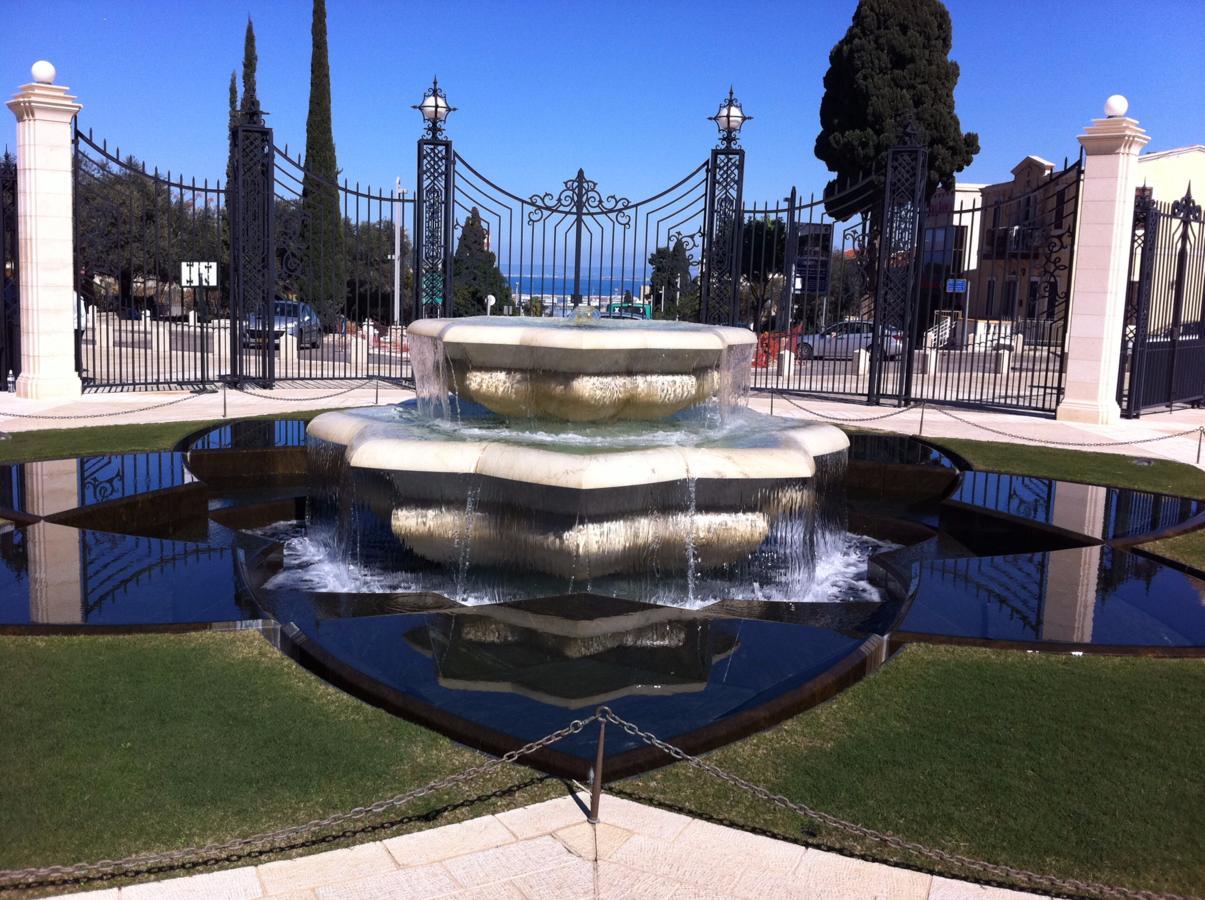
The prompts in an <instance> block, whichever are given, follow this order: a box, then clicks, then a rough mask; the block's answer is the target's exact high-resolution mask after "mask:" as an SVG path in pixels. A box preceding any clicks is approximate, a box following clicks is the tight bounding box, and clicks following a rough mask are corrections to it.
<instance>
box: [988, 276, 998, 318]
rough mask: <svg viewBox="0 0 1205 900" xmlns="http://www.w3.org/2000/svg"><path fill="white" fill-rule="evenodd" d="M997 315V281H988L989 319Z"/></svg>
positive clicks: (990, 279)
mask: <svg viewBox="0 0 1205 900" xmlns="http://www.w3.org/2000/svg"><path fill="white" fill-rule="evenodd" d="M995 315H996V279H995V278H989V279H988V280H987V318H989V319H990V318H992V317H993V316H995Z"/></svg>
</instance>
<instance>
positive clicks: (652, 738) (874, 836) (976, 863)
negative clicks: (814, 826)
mask: <svg viewBox="0 0 1205 900" xmlns="http://www.w3.org/2000/svg"><path fill="white" fill-rule="evenodd" d="M594 717H595V718H596V719H599V720H600V721H603V722H609V723H610V724H612V725H616V726H618V727H619V728H622V729H623V731H624V732H625V733H626V734H628V735H630V736H632V737H635V738H637V739H639V740H641V741H643V742H644V743H645V744H647V745H648V746H650V747H655V748H656V749H658V750H660V751H661V752H663V753H665V754H667V755H668V756H671V757H673V758H674V759H676V760H679V761H681V762H684V763H686V764H687V765H689V766H691V767H692V768H695V769H698V770H699V771H701V772H705V773H706V774H708V775H710V776H712V777H713V778H716V779H717V780H719V781H723V782H725V783H727V784H730V785H732V786H733V787H736V788H739V789H740V790H742V791H745V792H746V793H748V794H752V795H753V796H755V797H758V798H759V799H761V800H765V801H767V802H769V803H772V804H774V805H775V806H778V807H781V808H783V809H786V810H789V811H791V812H794V813H797V814H798V815H801V816H803V817H805V818H808V819H812V820H813V821H816V822H820V823H821V824H824V825H827V826H829V827H830V828H835V829H837V830H839V831H844V832H845V833H847V834H851V835H854V836H856V837H860V838H865V839H866V840H870V841H874V842H876V843H879V844H885V845H887V846H889V847H892V848H894V849H897V850H904V851H906V852H909V853H915V854H916V855H918V856H921V857H923V858H925V859H928V860H931V861H933V862H939V863H945V864H947V865H955V866H960V867H963V868H966V869H971V870H974V871H977V872H985V873H987V874H989V875H991V876H993V877H996V878H1005V879H1011V880H1013V881H1019V882H1021V883H1024V884H1028V885H1033V886H1036V887H1039V888H1042V889H1045V890H1053V891H1064V892H1068V893H1073V894H1096V895H1098V896H1102V897H1127V898H1137V900H1188V898H1186V897H1182V896H1180V895H1178V894H1159V893H1155V892H1153V891H1141V890H1133V889H1130V888H1121V887H1114V886H1112V885H1105V884H1096V883H1094V882H1091V881H1081V880H1079V879H1075V878H1059V877H1057V876H1055V875H1045V874H1042V873H1039V872H1030V871H1029V870H1027V869H1019V868H1016V867H1014V866H1004V865H999V864H997V863H990V862H986V861H985V860H981V859H975V858H974V857H970V856H963V855H961V854H959V853H950V852H948V851H945V850H935V849H933V848H931V847H926V846H925V845H924V844H918V843H916V842H915V841H909V840H906V839H904V838H901V837H897V836H896V835H894V834H890V833H889V832H885V831H878V830H876V829H874V828H868V827H866V826H865V825H858V824H856V823H854V822H849V821H847V820H845V819H842V818H839V817H837V816H834V815H831V814H829V813H825V812H821V811H819V810H817V809H813V808H812V807H810V806H807V805H806V804H803V803H797V802H796V801H794V800H790V799H788V798H787V797H784V796H783V795H781V794H775V793H773V792H772V791H770V790H768V789H767V788H764V787H762V786H760V785H757V784H753V783H752V782H750V781H746V780H745V779H744V778H741V777H740V776H738V775H733V774H732V773H730V772H725V771H724V770H723V769H721V768H719V766H715V765H713V764H711V763H709V762H705V761H704V760H702V759H700V758H699V757H697V756H692V755H691V754H689V753H687V752H686V751H685V750H682V749H681V748H679V747H675V746H674V745H673V744H670V743H668V742H667V741H663V740H661V739H660V738H659V737H657V736H656V735H655V734H653V733H652V732H650V731H643V730H642V729H641V728H640V727H639V726H637V725H636V724H635V723H633V722H629V721H628V720H627V719H624V718H621V717H620V716H618V715H616V714H615V713H614V712H612V710H611V709H610V708H609V707H606V706H600V707H599V708H598V709H597V711H595V713H594Z"/></svg>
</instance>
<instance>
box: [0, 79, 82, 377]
mask: <svg viewBox="0 0 1205 900" xmlns="http://www.w3.org/2000/svg"><path fill="white" fill-rule="evenodd" d="M32 71H33V77H34V81H33V83H31V84H27V85H24V86H22V87H21V89H20V90H18V91H17V93H16V94H15V95H14V96H13V99H11V100H9V101H8V108H9V109H11V110H12V111H13V115H14V116H16V117H17V203H18V209H19V214H18V219H17V229H18V232H17V233H18V236H19V238H20V241H19V243H20V249H19V264H20V272H21V285H20V286H21V375H20V377H19V378H18V379H17V396H18V397H28V398H30V399H35V400H45V399H69V398H72V397H78V396H79V395H80V380H79V375H77V374H76V371H75V316H76V311H75V253H74V245H73V235H72V221H71V215H72V212H71V189H72V184H71V181H72V179H71V143H72V140H71V137H72V136H71V119H72V117H73V116H74V115H75V114H76V113H78V112H79V111H80V110H81V109H82V108H83V107H81V106H80V104H78V103H76V102H75V98H74V97H72V96H71V95H70V94H68V93H67V88H65V87H62V86H60V85H56V84H54V83H53V82H54V75H55V72H54V66H52V65H51V64H50V63H48V62H46V61H44V60H43V61H40V62H36V63H34V65H33V70H32Z"/></svg>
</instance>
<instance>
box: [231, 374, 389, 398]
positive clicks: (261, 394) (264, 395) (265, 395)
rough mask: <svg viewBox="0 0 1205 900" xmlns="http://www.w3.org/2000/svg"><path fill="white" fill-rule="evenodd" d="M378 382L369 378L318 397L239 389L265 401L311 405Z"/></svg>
mask: <svg viewBox="0 0 1205 900" xmlns="http://www.w3.org/2000/svg"><path fill="white" fill-rule="evenodd" d="M378 381H379V379H376V378H369V379H366V380H365V381H362V382H360V383H359V384H353V385H352V386H351V387H349V388H346V389H344V390H342V391H335V392H334V393H333V394H321V395H319V396H317V397H276V396H274V395H272V394H269V393H266V392H261V391H253V390H251V388H248V387H242V388H239V391H240V392H241V393H244V394H247V395H248V396H250V397H260V398H262V399H264V400H279V401H281V402H282V403H311V402H313V401H314V400H329V399H330V398H331V397H342V396H343V395H344V394H350V393H351V392H352V391H358V390H360V389H361V388H366V387H368V386H369V385H370V384H373V383H374V382H378Z"/></svg>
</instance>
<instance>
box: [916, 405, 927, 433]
mask: <svg viewBox="0 0 1205 900" xmlns="http://www.w3.org/2000/svg"><path fill="white" fill-rule="evenodd" d="M924 434H925V401H924V400H922V401H921V402H920V426H919V427H918V428H917V429H916V436H917V437H924Z"/></svg>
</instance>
